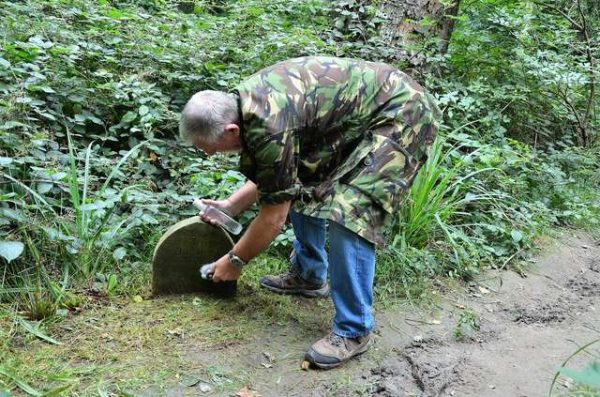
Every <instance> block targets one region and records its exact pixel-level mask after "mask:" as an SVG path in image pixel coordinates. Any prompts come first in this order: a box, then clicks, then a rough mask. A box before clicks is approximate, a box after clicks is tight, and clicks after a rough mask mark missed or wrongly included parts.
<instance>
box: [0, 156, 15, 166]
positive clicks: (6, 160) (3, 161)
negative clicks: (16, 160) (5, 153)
mask: <svg viewBox="0 0 600 397" xmlns="http://www.w3.org/2000/svg"><path fill="white" fill-rule="evenodd" d="M12 162H13V159H12V158H10V157H0V167H4V166H5V165H9V164H10V163H12Z"/></svg>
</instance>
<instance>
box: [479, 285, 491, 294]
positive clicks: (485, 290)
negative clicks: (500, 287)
mask: <svg viewBox="0 0 600 397" xmlns="http://www.w3.org/2000/svg"><path fill="white" fill-rule="evenodd" d="M479 292H481V293H482V294H489V293H490V290H489V289H487V288H485V287H482V286H481V285H480V286H479Z"/></svg>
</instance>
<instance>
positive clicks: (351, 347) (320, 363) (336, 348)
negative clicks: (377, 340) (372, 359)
mask: <svg viewBox="0 0 600 397" xmlns="http://www.w3.org/2000/svg"><path fill="white" fill-rule="evenodd" d="M372 344H373V339H372V338H371V334H368V335H365V336H358V337H356V338H344V337H342V336H339V335H336V334H334V333H333V332H331V333H330V334H329V335H327V336H326V337H324V338H323V339H320V340H319V341H317V342H315V343H314V344H313V345H312V346H311V347H310V349H308V351H307V352H306V355H305V356H304V359H305V360H306V361H308V362H310V363H311V364H312V365H314V366H316V367H319V368H322V369H331V368H334V367H337V366H338V365H341V364H343V363H345V362H346V361H348V360H350V359H351V358H352V357H355V356H358V355H360V354H362V353H364V352H366V351H367V350H369V348H370V347H371V345H372Z"/></svg>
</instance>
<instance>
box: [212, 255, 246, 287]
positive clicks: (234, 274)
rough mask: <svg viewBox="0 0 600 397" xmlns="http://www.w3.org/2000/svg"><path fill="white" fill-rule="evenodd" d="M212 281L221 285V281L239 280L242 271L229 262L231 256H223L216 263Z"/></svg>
mask: <svg viewBox="0 0 600 397" xmlns="http://www.w3.org/2000/svg"><path fill="white" fill-rule="evenodd" d="M214 265H215V267H214V268H213V271H214V273H213V276H212V281H213V282H215V283H220V282H221V281H232V280H237V279H238V278H239V277H240V274H241V273H242V270H241V269H239V268H237V267H235V266H233V265H232V264H231V262H229V256H228V255H225V256H222V257H221V258H220V259H219V260H217V261H216V262H215V263H214Z"/></svg>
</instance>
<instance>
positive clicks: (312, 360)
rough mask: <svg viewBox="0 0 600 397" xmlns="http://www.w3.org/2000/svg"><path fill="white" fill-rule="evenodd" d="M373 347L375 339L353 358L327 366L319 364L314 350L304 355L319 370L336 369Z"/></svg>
mask: <svg viewBox="0 0 600 397" xmlns="http://www.w3.org/2000/svg"><path fill="white" fill-rule="evenodd" d="M372 345H373V339H370V340H369V341H368V342H367V343H366V344H365V345H364V346H363V347H362V348H361V349H360V350H359V351H357V352H356V353H354V354H353V355H352V356H350V357H348V358H347V359H345V360H343V361H340V362H338V363H333V364H327V363H319V362H317V361H315V358H314V357H313V355H312V354H311V353H312V352H313V351H314V350H313V349H312V348H311V349H309V350H308V352H306V354H305V355H304V359H305V360H306V361H308V362H309V363H310V364H311V365H314V366H315V367H317V368H320V369H332V368H335V367H339V366H340V365H342V364H344V363H347V362H348V361H350V360H352V359H353V358H354V357H358V356H360V355H361V354H363V353H364V352H366V351H367V350H369V348H370V347H371V346H372Z"/></svg>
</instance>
